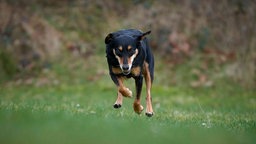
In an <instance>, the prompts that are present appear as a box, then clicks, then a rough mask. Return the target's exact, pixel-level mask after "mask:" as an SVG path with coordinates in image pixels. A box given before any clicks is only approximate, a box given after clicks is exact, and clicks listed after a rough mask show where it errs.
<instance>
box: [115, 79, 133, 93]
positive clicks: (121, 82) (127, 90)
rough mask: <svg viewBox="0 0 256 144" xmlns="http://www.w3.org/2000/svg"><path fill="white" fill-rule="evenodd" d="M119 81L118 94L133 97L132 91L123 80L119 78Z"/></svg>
mask: <svg viewBox="0 0 256 144" xmlns="http://www.w3.org/2000/svg"><path fill="white" fill-rule="evenodd" d="M117 80H118V83H119V86H118V92H120V93H121V94H122V95H123V96H124V97H132V91H131V90H129V89H128V88H126V87H125V86H124V84H123V78H121V77H119V78H117Z"/></svg>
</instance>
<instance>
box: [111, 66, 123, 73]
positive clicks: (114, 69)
mask: <svg viewBox="0 0 256 144" xmlns="http://www.w3.org/2000/svg"><path fill="white" fill-rule="evenodd" d="M112 72H113V73H114V74H121V73H122V70H121V69H120V68H116V67H112Z"/></svg>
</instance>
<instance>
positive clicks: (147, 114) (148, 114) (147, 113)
mask: <svg viewBox="0 0 256 144" xmlns="http://www.w3.org/2000/svg"><path fill="white" fill-rule="evenodd" d="M145 114H146V116H148V117H152V116H153V115H154V113H153V112H146V113H145Z"/></svg>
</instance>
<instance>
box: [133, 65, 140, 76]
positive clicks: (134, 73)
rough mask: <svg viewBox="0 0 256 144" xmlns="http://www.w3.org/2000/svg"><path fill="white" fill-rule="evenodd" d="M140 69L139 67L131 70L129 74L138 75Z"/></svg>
mask: <svg viewBox="0 0 256 144" xmlns="http://www.w3.org/2000/svg"><path fill="white" fill-rule="evenodd" d="M140 72H141V68H140V67H139V66H137V67H134V68H132V70H131V73H132V74H133V75H135V76H138V75H140Z"/></svg>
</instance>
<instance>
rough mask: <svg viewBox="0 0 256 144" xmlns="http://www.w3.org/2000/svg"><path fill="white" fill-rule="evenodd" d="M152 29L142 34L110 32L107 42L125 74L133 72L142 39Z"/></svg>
mask: <svg viewBox="0 0 256 144" xmlns="http://www.w3.org/2000/svg"><path fill="white" fill-rule="evenodd" d="M150 32H151V31H148V32H145V33H141V34H140V35H134V36H130V35H115V34H114V33H110V34H108V35H107V37H106V38H105V44H107V45H109V46H110V47H111V49H112V53H113V55H114V56H115V58H116V59H117V61H118V63H119V66H120V68H121V70H122V73H123V74H124V75H128V74H129V73H130V72H131V68H132V64H133V61H134V59H135V58H136V56H137V55H138V53H139V50H140V49H139V48H140V47H139V44H140V41H141V40H143V39H144V38H145V36H146V35H148V34H150Z"/></svg>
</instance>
